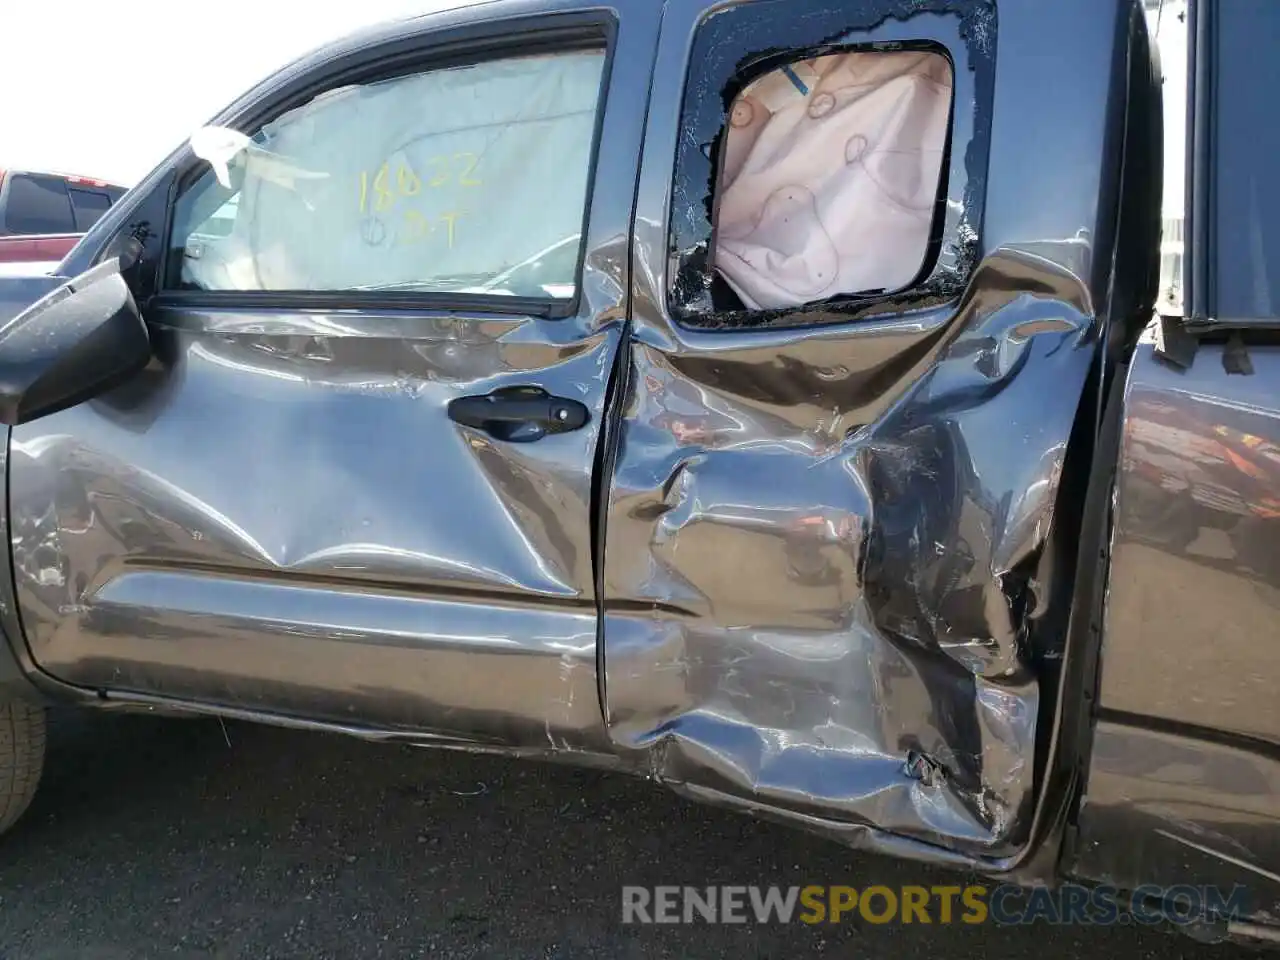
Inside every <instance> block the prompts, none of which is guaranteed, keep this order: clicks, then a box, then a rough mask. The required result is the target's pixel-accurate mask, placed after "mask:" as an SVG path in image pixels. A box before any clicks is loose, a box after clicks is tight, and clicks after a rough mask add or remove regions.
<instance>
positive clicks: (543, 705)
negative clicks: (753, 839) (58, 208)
mask: <svg viewBox="0 0 1280 960" xmlns="http://www.w3.org/2000/svg"><path fill="white" fill-rule="evenodd" d="M1278 31H1280V6H1278V5H1276V4H1274V3H1271V2H1263V0H1253V2H1244V0H1233V2H1231V3H1227V2H1215V0H1198V2H1197V3H1194V4H1192V6H1191V9H1190V24H1189V35H1190V36H1191V38H1192V42H1191V43H1190V49H1191V52H1190V65H1189V69H1190V71H1191V72H1190V77H1191V80H1190V86H1191V95H1190V103H1191V112H1190V117H1191V123H1190V127H1189V129H1190V133H1189V135H1188V137H1187V152H1186V163H1187V181H1188V184H1189V187H1188V213H1187V218H1188V229H1187V237H1186V250H1187V266H1186V278H1185V280H1186V285H1185V288H1184V297H1183V305H1182V308H1181V309H1180V310H1172V309H1170V308H1168V307H1167V306H1166V304H1165V303H1164V301H1163V300H1162V301H1161V304H1160V308H1159V310H1157V286H1158V279H1159V274H1160V245H1161V183H1162V171H1163V170H1164V157H1163V127H1162V90H1161V79H1160V78H1161V71H1160V68H1159V65H1158V63H1157V57H1156V55H1155V53H1154V51H1153V47H1152V44H1151V42H1150V35H1149V30H1148V26H1147V21H1146V19H1145V16H1144V11H1143V8H1142V6H1141V4H1140V3H1138V2H1137V0H1073V2H1071V3H1044V2H1042V0H859V2H856V3H850V2H848V0H785V2H784V0H750V2H730V3H725V2H721V0H667V2H665V3H664V4H655V3H652V2H650V0H610V2H608V3H605V4H599V3H594V2H592V3H586V2H583V0H497V2H492V3H485V4H479V5H475V6H471V7H466V8H463V9H458V10H454V11H449V12H443V13H439V14H433V15H430V16H427V17H424V18H419V19H412V20H407V21H402V22H397V23H395V24H391V25H387V26H382V27H378V28H376V29H371V30H369V31H366V32H363V33H360V34H357V35H355V36H352V37H350V38H347V39H346V40H343V41H341V42H339V43H337V44H335V45H333V46H331V47H328V48H325V49H323V50H321V51H318V52H316V53H314V54H312V55H309V56H308V57H306V58H304V59H301V60H299V61H297V62H295V63H293V64H292V65H290V66H288V67H286V68H284V69H283V70H282V71H281V72H280V73H278V74H277V75H275V76H274V77H272V78H270V79H269V80H267V81H265V82H264V83H263V84H262V85H260V86H258V87H256V88H255V89H253V90H251V91H249V92H248V93H246V94H245V95H244V96H243V97H241V98H240V99H239V100H237V101H236V102H235V103H234V104H232V105H231V106H230V107H228V108H227V110H226V111H225V112H224V113H223V114H222V115H221V116H219V117H218V118H216V120H215V121H214V123H213V124H211V126H210V127H209V128H208V129H207V130H206V131H203V132H202V134H201V135H200V136H198V137H193V138H192V141H191V143H189V144H187V145H184V146H183V147H182V148H181V149H179V150H177V151H176V152H175V153H174V154H173V155H172V156H170V157H168V158H167V159H166V160H164V161H163V162H162V163H161V164H160V165H159V166H158V167H157V168H156V169H155V171H154V172H153V173H151V174H150V175H149V176H148V177H147V178H146V179H145V180H143V181H142V182H141V183H140V184H139V185H138V186H136V187H135V188H133V189H132V190H130V192H129V193H128V194H127V195H126V196H125V197H124V198H123V199H122V200H121V202H120V203H119V204H117V205H116V206H115V207H114V208H113V209H112V210H111V211H110V212H108V213H107V214H106V215H105V216H104V217H103V218H102V219H101V220H100V221H99V222H98V223H97V224H96V225H95V226H94V227H93V228H92V229H91V230H90V231H89V233H88V235H87V236H86V237H85V238H84V239H83V240H82V241H81V242H80V243H79V244H77V246H76V247H75V249H74V250H73V251H71V253H70V254H69V255H68V256H67V257H66V259H65V260H64V261H63V262H62V263H61V264H60V266H59V268H58V270H57V272H56V276H51V277H47V278H35V279H31V278H28V279H25V280H22V281H21V282H20V283H15V284H13V285H8V286H0V317H8V318H9V319H8V320H7V322H5V323H4V325H3V327H0V421H3V422H4V423H5V424H7V425H8V428H9V436H8V443H7V445H6V446H5V447H4V448H3V449H4V450H5V452H6V459H5V463H4V465H3V474H2V475H3V477H4V478H5V482H6V484H7V497H6V498H5V501H4V502H5V503H6V504H7V513H6V514H5V515H4V516H3V518H0V519H3V522H4V526H5V535H6V538H7V540H8V545H9V549H8V550H5V551H2V552H0V564H3V565H5V566H6V569H4V570H3V571H2V572H0V626H2V627H3V634H4V638H3V640H4V642H3V644H0V652H3V654H4V659H3V660H0V678H3V683H2V684H0V690H3V693H4V701H3V702H4V704H5V706H4V710H5V715H6V717H7V720H8V723H6V724H4V725H3V726H0V730H4V731H5V733H4V734H3V736H0V750H2V751H4V758H3V760H0V820H3V825H4V826H9V825H10V824H12V823H13V821H15V820H16V819H17V817H18V816H19V814H20V813H21V812H22V810H23V808H24V807H25V806H26V804H27V802H28V801H29V800H30V797H31V794H32V792H33V791H34V789H35V786H36V781H37V779H38V774H39V770H40V764H41V756H42V745H43V733H42V731H43V726H42V725H43V715H44V714H43V710H44V704H47V703H49V702H61V703H75V704H82V705H84V706H86V707H93V708H98V709H105V710H112V709H115V710H143V711H146V710H156V711H163V712H165V713H181V714H205V715H218V716H226V717H238V718H247V719H252V720H257V721H261V722H264V723H274V724H283V725H289V726H295V727H303V728H309V729H317V730H330V731H342V732H346V733H349V734H352V735H355V736H359V737H365V738H369V739H372V740H396V741H402V742H405V743H410V744H417V745H421V746H424V747H438V748H445V749H455V750H467V751H483V752H493V753H499V754H505V755H511V756H519V757H529V758H542V759H553V760H558V761H563V762H568V763H574V764H589V765H593V766H597V767H603V768H607V769H613V770H617V771H620V772H625V773H630V774H634V775H637V776H641V777H646V778H650V779H652V780H654V781H656V782H658V783H661V784H665V785H667V786H669V787H670V788H672V789H674V790H676V791H679V792H680V793H681V794H683V795H685V796H687V797H689V798H692V799H694V800H697V801H705V802H708V803H713V804H719V805H724V806H726V807H730V808H733V809H736V810H740V811H743V812H745V813H748V814H750V815H754V816H758V817H764V818H769V819H773V820H778V821H781V822H784V823H789V824H792V825H794V826H796V827H798V828H802V829H805V830H809V831H816V832H818V833H820V834H823V835H825V836H828V837H830V838H831V839H832V840H833V841H836V842H840V843H844V844H847V845H849V846H850V847H855V848H861V849H868V850H874V851H879V852H882V853H888V854H892V855H896V856H901V857H907V858H913V859H917V860H926V861H932V862H936V863H942V864H950V865H952V866H955V867H957V868H962V869H967V870H972V871H976V872H978V873H980V874H982V875H985V876H992V877H1003V878H1006V879H1010V880H1012V881H1015V882H1018V883H1025V884H1032V883H1041V882H1044V883H1055V882H1060V881H1063V880H1072V881H1080V882H1084V883H1088V884H1105V885H1109V886H1110V887H1113V888H1116V889H1119V890H1123V891H1146V893H1145V894H1144V896H1153V897H1156V898H1161V897H1165V896H1168V897H1170V899H1171V900H1176V898H1177V895H1176V891H1183V892H1185V891H1186V890H1187V889H1204V888H1206V887H1207V886H1210V885H1211V886H1213V887H1214V888H1215V889H1221V890H1232V889H1235V888H1236V887H1240V888H1243V889H1244V890H1245V891H1246V892H1247V893H1248V897H1247V898H1246V900H1245V901H1243V902H1244V904H1245V905H1244V906H1243V907H1241V903H1242V901H1240V900H1239V899H1236V898H1233V899H1231V900H1230V903H1232V904H1234V907H1233V908H1232V910H1231V911H1230V912H1213V911H1209V912H1203V913H1200V914H1197V915H1196V916H1194V917H1190V918H1188V921H1189V923H1188V925H1189V926H1191V927H1193V928H1194V929H1195V931H1196V932H1197V933H1199V934H1202V935H1212V936H1230V937H1235V938H1240V939H1249V940H1259V941H1264V942H1265V941H1273V940H1275V939H1276V938H1277V931H1278V929H1280V928H1278V927H1277V926H1276V924H1277V923H1280V889H1278V888H1277V886H1276V882H1275V878H1276V876H1277V875H1280V707H1278V706H1277V704H1278V703H1280V700H1278V698H1277V697H1276V689H1277V686H1278V685H1280V657H1278V656H1277V651H1280V642H1278V640H1280V636H1278V635H1277V630H1278V628H1277V623H1278V622H1280V621H1278V620H1277V612H1278V610H1277V608H1278V607H1280V563H1277V561H1276V559H1275V544H1276V542H1277V541H1276V530H1277V527H1276V524H1277V519H1278V518H1280V388H1278V387H1277V384H1280V347H1278V346H1277V343H1276V340H1275V338H1274V330H1275V328H1276V325H1277V319H1278V318H1280V312H1278V311H1280V299H1277V297H1276V294H1275V291H1276V290H1277V286H1276V281H1277V279H1280V236H1278V235H1277V230H1280V216H1277V215H1276V214H1277V212H1280V191H1278V188H1277V184H1280V177H1277V176H1276V175H1275V174H1276V170H1275V159H1274V158H1275V157H1277V156H1280V150H1273V149H1271V147H1269V146H1267V144H1271V145H1272V146H1280V144H1277V143H1276V141H1277V140H1280V127H1277V126H1276V125H1274V124H1265V123H1258V122H1257V118H1258V117H1260V116H1263V115H1264V114H1265V113H1266V104H1265V103H1264V99H1265V98H1266V97H1267V96H1269V94H1268V93H1267V91H1269V90H1272V89H1275V86H1276V81H1278V80H1280V60H1277V58H1276V57H1274V56H1272V55H1271V54H1272V53H1273V52H1274V43H1275V40H1276V38H1277V32H1278ZM215 221H217V222H215ZM566 251H568V254H566ZM1160 311H1163V312H1160ZM1188 885H1193V886H1188ZM1169 891H1174V892H1175V893H1169ZM1224 902H1225V901H1224Z"/></svg>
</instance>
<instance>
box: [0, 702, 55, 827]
mask: <svg viewBox="0 0 1280 960" xmlns="http://www.w3.org/2000/svg"><path fill="white" fill-rule="evenodd" d="M44 736H45V732H44V707H42V706H40V705H39V704H33V703H27V702H25V701H23V700H10V701H9V702H7V703H0V833H4V832H5V831H6V830H8V829H9V828H10V827H11V826H13V824H14V823H15V822H16V821H17V819H18V818H19V817H20V816H22V814H23V813H24V812H25V811H26V809H27V807H28V806H29V805H30V804H31V798H32V797H34V796H35V795H36V787H37V786H38V785H39V783H40V772H41V770H43V769H44Z"/></svg>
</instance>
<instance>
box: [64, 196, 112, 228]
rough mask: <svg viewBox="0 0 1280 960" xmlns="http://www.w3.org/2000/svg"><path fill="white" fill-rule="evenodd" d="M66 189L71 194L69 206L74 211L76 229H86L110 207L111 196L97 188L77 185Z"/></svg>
mask: <svg viewBox="0 0 1280 960" xmlns="http://www.w3.org/2000/svg"><path fill="white" fill-rule="evenodd" d="M67 189H68V192H69V193H70V194H71V206H72V208H73V209H74V211H75V217H76V229H77V230H81V231H84V230H88V229H89V228H90V227H92V226H93V225H94V224H95V223H97V222H98V219H99V218H100V217H101V216H102V215H103V214H104V213H106V212H107V211H108V210H109V209H111V198H110V197H109V196H107V195H106V194H105V193H100V192H98V191H97V190H83V189H81V188H79V187H68V188H67Z"/></svg>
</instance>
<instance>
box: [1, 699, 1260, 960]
mask: <svg viewBox="0 0 1280 960" xmlns="http://www.w3.org/2000/svg"><path fill="white" fill-rule="evenodd" d="M964 882H966V878H964V877H962V876H959V875H956V874H952V873H950V872H947V871H942V870H935V869H928V868H925V867H921V866H919V865H916V864H909V863H898V862H895V861H892V860H888V859H885V858H881V857H875V856H871V855H868V854H863V853H858V852H855V851H851V850H848V849H846V848H843V847H840V846H838V845H836V844H833V843H831V842H828V841H823V840H821V839H818V838H816V837H811V836H808V835H806V834H802V833H798V832H796V831H794V830H791V829H788V828H786V827H782V826H778V825H774V824H769V823H764V822H760V821H757V820H753V819H751V818H749V817H746V816H743V815H741V814H737V813H731V812H728V811H723V810H717V809H713V808H710V807H702V806H699V805H696V804H693V803H691V802H688V801H684V800H681V799H679V798H677V797H676V796H674V795H672V794H670V793H668V792H667V791H666V790H664V789H662V788H660V787H658V786H656V785H654V784H652V783H646V782H644V781H641V780H635V779H632V778H629V777H626V776H622V775H618V774H606V773H600V772H596V771H584V770H575V769H572V768H568V767H562V766H559V765H553V764H545V763H531V762H522V761H514V760H512V761H508V760H501V759H494V758H489V757H479V756H473V755H469V754H462V753H449V752H436V751H425V750H420V749H415V748H411V747H405V746H399V745H396V746H385V745H374V744H368V743H363V742H360V741H357V740H352V739H348V738H344V737H338V736H328V735H321V734H314V733H303V732H295V731H287V730H280V729H272V728H267V727H258V726H253V725H248V724H238V723H237V724H232V723H228V724H227V725H226V726H225V737H224V728H223V727H222V726H221V725H220V724H219V723H218V722H217V721H209V720H167V719H160V718H152V717H138V716H118V715H109V714H96V713H80V712H78V711H71V712H69V713H59V714H57V715H56V716H55V717H54V722H53V724H52V727H51V730H50V753H49V757H48V762H47V766H46V772H45V780H44V782H43V784H42V786H41V789H40V793H39V794H38V796H37V798H36V800H35V803H34V804H33V806H32V808H31V810H30V811H29V812H28V814H27V816H26V817H25V818H24V819H23V820H22V821H21V822H20V823H19V825H18V826H17V827H16V828H15V829H14V831H13V832H12V833H11V834H9V835H8V836H7V837H5V838H4V839H3V840H0V960H18V958H56V960H73V958H94V960H98V958H130V960H132V958H141V957H217V958H233V957H234V958H241V957H243V958H253V960H266V958H274V957H297V958H307V960H317V958H326V957H334V958H359V957H447V958H455V957H457V958H470V957H484V958H497V960H504V958H522V960H523V958H556V960H568V958H586V957H591V958H595V957H601V958H608V960H629V958H651V957H652V958H662V957H671V958H679V960H696V958H711V957H731V958H735V960H740V958H753V957H771V958H785V960H794V958H799V957H815V956H816V957H857V958H864V960H875V958H894V960H907V958H913V957H921V958H923V957H929V958H939V957H955V958H974V960H978V958H981V960H1000V958H1035V960H1058V958H1078V957H1094V956H1101V957H1106V956H1115V957H1125V958H1126V960H1138V958H1147V957H1150V958H1161V960H1164V958H1175V957H1184V958H1204V960H1210V958H1225V957H1235V956H1239V955H1241V954H1242V953H1243V952H1244V951H1241V950H1240V949H1238V948H1233V947H1229V946H1222V945H1218V946H1208V945H1203V944H1199V943H1196V942H1194V941H1192V940H1190V939H1188V938H1186V937H1183V936H1180V935H1178V934H1175V933H1169V932H1166V931H1165V929H1163V928H1156V929H1152V928H1140V927H1136V926H1133V925H1128V926H1114V927H1106V928H1102V927H1084V926H1074V927H1050V926H1046V925H1043V924H1037V925H1034V926H1029V927H999V926H996V925H994V924H990V923H988V924H984V925H980V926H973V925H964V924H959V923H953V924H950V925H942V924H938V923H934V924H931V925H928V926H925V925H922V924H920V923H914V924H910V925H906V924H900V923H893V924H887V925H879V924H871V923H867V922H865V921H864V920H863V919H861V918H860V917H858V916H857V915H856V914H855V915H854V917H853V918H852V919H849V918H848V917H846V918H844V919H843V920H842V922H841V923H839V924H835V925H832V924H829V923H828V924H822V925H815V926H809V925H805V924H801V923H791V924H786V925H780V924H772V925H763V926H761V925H757V924H747V925H725V924H721V925H710V924H706V923H696V924H691V925H684V924H678V925H661V926H659V925H653V926H644V925H624V924H623V923H622V913H621V896H622V894H621V891H622V887H623V886H624V885H626V884H640V885H648V886H654V885H659V884H678V885H692V886H702V887H705V886H707V885H710V884H739V885H751V884H756V885H767V884H779V885H782V886H790V885H793V884H794V885H804V884H808V883H823V884H849V885H852V886H856V887H866V886H868V885H870V884H883V885H887V886H889V887H901V886H903V885H909V884H922V885H926V886H930V885H938V884H942V885H948V884H957V883H964Z"/></svg>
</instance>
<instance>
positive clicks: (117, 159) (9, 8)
mask: <svg viewBox="0 0 1280 960" xmlns="http://www.w3.org/2000/svg"><path fill="white" fill-rule="evenodd" d="M467 2H468V0H317V2H311V3H307V2H304V0H56V2H50V0H5V2H4V3H3V4H2V5H3V7H4V15H3V17H0V24H2V28H0V168H4V167H10V168H14V169H18V168H34V169H50V170H57V171H61V172H65V173H76V174H81V175H84V176H91V177H101V178H103V179H106V180H113V181H116V182H118V183H122V184H125V185H132V184H134V183H136V182H137V181H138V180H140V179H142V177H144V176H145V175H146V174H147V173H148V172H149V171H150V170H151V169H152V168H153V167H154V166H155V165H156V164H158V163H159V162H160V161H161V160H163V159H164V158H165V157H166V156H167V155H168V154H169V152H170V151H171V150H173V149H174V148H175V147H176V146H178V145H179V144H180V143H182V141H183V140H185V139H186V138H187V137H188V136H189V135H190V133H191V131H192V130H194V129H195V128H196V127H199V126H200V125H201V124H203V123H205V122H207V121H208V120H209V118H210V117H212V116H213V115H214V114H216V113H217V112H218V111H219V110H221V109H222V108H223V107H225V106H226V105H227V104H229V103H230V102H231V101H232V100H234V99H236V97H238V96H239V95H240V94H241V93H244V92H245V91H246V90H248V89H249V88H250V87H251V86H253V85H254V84H255V83H256V82H257V81H259V80H261V79H262V78H263V77H265V76H267V75H268V74H270V73H271V72H273V71H274V70H275V69H277V68H278V67H281V66H283V65H284V64H286V63H288V62H289V61H290V60H293V59H294V58H295V57H297V56H298V55H299V54H303V53H306V52H307V51H308V50H312V49H314V48H315V47H317V46H320V45H321V44H323V43H325V42H327V41H329V40H332V39H335V38H337V37H340V36H342V35H343V34H346V33H349V32H351V31H352V30H355V29H357V28H359V27H362V26H366V25H368V24H371V23H377V22H379V21H383V20H389V19H393V18H398V17H405V16H412V15H414V14H418V13H429V12H431V11H433V10H441V9H445V8H448V7H458V6H464V5H466V3H467ZM55 27H56V30H57V34H56V36H51V35H50V31H51V28H55Z"/></svg>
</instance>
